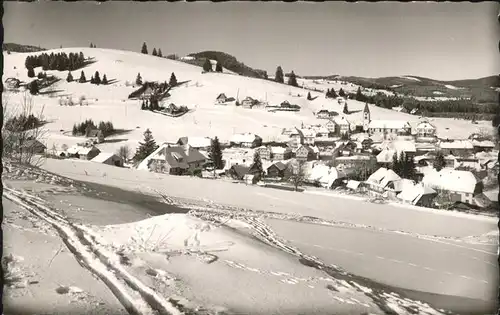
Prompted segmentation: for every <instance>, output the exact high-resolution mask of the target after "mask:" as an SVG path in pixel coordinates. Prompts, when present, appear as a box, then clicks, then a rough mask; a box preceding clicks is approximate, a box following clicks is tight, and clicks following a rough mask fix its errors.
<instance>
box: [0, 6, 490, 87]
mask: <svg viewBox="0 0 500 315" xmlns="http://www.w3.org/2000/svg"><path fill="white" fill-rule="evenodd" d="M498 8H499V7H498V4H496V3H495V2H483V3H467V2H464V3H397V2H387V3H364V2H361V3H341V2H339V3H300V2H299V3H280V2H276V3H263V2H253V3H244V2H239V3H227V2H226V3H211V2H208V3H199V2H198V3H186V2H177V3H160V2H155V3H153V2H152V3H147V2H146V3H139V2H106V3H102V4H96V3H95V2H86V1H82V2H80V3H74V2H73V3H69V2H52V1H39V2H31V3H21V2H4V10H5V11H4V12H5V13H4V17H3V23H4V31H5V42H14V43H20V44H29V45H40V46H42V47H45V48H59V46H60V45H62V46H63V47H81V46H84V47H88V46H89V44H90V42H93V43H95V44H96V45H97V46H98V47H99V48H113V49H125V50H132V51H137V52H138V51H140V48H141V46H142V43H143V42H144V41H145V42H146V43H147V45H148V48H149V50H150V52H151V51H152V50H153V47H156V48H161V50H162V52H163V54H164V55H166V54H170V53H177V54H179V55H184V54H187V53H190V52H198V51H202V50H218V51H224V52H227V53H230V54H232V55H234V56H235V57H236V58H238V59H239V60H240V61H242V62H244V63H245V64H247V65H249V66H251V67H254V68H260V69H263V70H267V71H268V73H269V74H270V75H273V74H274V71H275V69H276V67H277V66H278V65H281V66H282V68H283V70H284V71H285V72H289V71H291V70H295V73H297V74H300V75H329V74H341V75H357V76H366V77H380V76H390V75H410V74H411V75H420V76H426V77H431V78H435V79H443V80H447V79H450V80H451V79H464V78H477V77H482V76H488V75H492V74H498V73H500V71H499V70H500V62H499V52H498V42H499V40H500V26H499V23H498V22H497V14H498Z"/></svg>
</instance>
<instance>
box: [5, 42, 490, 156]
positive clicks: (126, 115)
mask: <svg viewBox="0 0 500 315" xmlns="http://www.w3.org/2000/svg"><path fill="white" fill-rule="evenodd" d="M80 51H82V52H83V53H84V55H85V57H91V58H93V59H94V61H95V62H94V63H92V64H90V65H89V66H87V67H85V68H83V69H82V70H83V71H84V73H85V76H86V78H87V80H89V79H90V77H91V76H92V75H93V74H94V73H95V72H96V71H99V73H100V75H101V77H102V76H103V75H104V74H106V76H107V78H108V81H111V82H113V83H112V84H110V85H106V86H103V85H100V86H96V85H92V84H90V83H88V82H87V83H83V84H81V83H78V82H71V83H67V82H66V81H65V79H66V76H67V74H68V72H67V71H64V72H59V71H46V72H47V74H53V75H55V76H57V77H59V78H61V79H62V80H61V81H60V82H58V83H56V84H55V86H54V87H53V88H52V89H53V90H54V91H57V95H58V96H61V95H70V96H71V97H72V98H73V99H74V100H75V101H77V100H78V98H79V97H80V96H82V95H83V96H85V97H86V99H87V100H88V106H79V105H76V106H60V105H59V97H49V96H48V95H38V96H35V97H34V103H35V110H39V109H41V108H42V107H43V109H44V112H43V113H44V116H45V118H46V119H47V121H49V123H48V124H47V125H46V128H47V129H48V130H49V132H48V135H47V139H46V144H47V147H48V148H49V149H50V148H52V145H53V144H55V145H56V146H57V147H58V148H60V147H61V146H62V145H63V144H66V145H68V146H71V145H73V144H75V143H77V142H81V141H82V139H81V138H77V137H72V136H71V132H70V131H71V129H72V127H73V124H75V123H80V122H81V121H83V120H85V119H93V120H94V121H97V122H98V121H101V120H103V121H108V120H109V121H111V122H112V123H113V125H114V126H115V128H119V129H126V130H130V132H129V133H126V134H123V135H120V136H116V139H114V141H109V142H106V143H104V144H102V145H100V148H101V150H102V151H108V152H111V151H115V150H116V149H118V148H119V147H120V146H122V145H124V144H128V145H130V146H131V148H132V149H134V148H135V147H136V145H137V144H138V142H139V141H141V140H142V138H143V135H142V134H143V132H144V131H145V129H146V128H149V129H150V130H151V131H152V133H153V136H154V137H155V139H156V141H157V142H158V143H161V142H164V141H176V140H177V139H178V138H179V137H182V136H211V137H213V136H218V137H219V138H220V139H221V140H228V139H229V138H230V137H231V135H232V134H234V133H240V132H254V133H256V134H258V135H260V136H261V137H262V138H263V139H264V140H273V139H275V138H276V137H277V136H278V135H279V134H280V132H281V129H282V128H285V127H292V126H300V124H301V123H304V124H318V123H322V124H324V123H325V121H324V120H319V119H317V118H316V117H315V116H314V112H316V111H318V110H320V109H330V110H335V111H337V112H339V113H342V108H341V106H340V105H339V104H338V102H337V101H335V100H331V99H326V98H325V97H324V94H323V93H317V92H314V91H311V95H312V97H313V98H314V97H316V96H318V97H317V98H316V99H315V100H313V101H308V100H307V99H306V96H307V93H308V90H305V89H301V88H294V87H290V86H288V85H283V84H278V83H275V82H272V81H268V80H262V79H254V78H248V77H244V76H239V75H233V74H229V73H207V74H202V71H201V70H202V69H201V68H200V67H197V66H193V65H190V64H186V63H184V62H181V61H174V60H170V59H166V58H158V57H154V56H150V55H144V54H140V53H135V52H128V51H119V50H110V49H98V48H65V49H55V50H49V51H46V52H47V53H49V54H50V53H52V52H53V53H59V52H66V53H68V54H69V53H70V52H80ZM33 54H37V53H31V55H33ZM28 55H30V53H19V54H11V55H7V54H4V58H5V67H4V77H3V81H5V80H6V79H7V78H10V77H15V78H18V79H20V80H22V81H25V82H29V81H31V79H30V78H28V76H27V70H26V68H25V66H24V63H25V59H26V56H28ZM40 71H41V68H36V69H35V73H38V72H40ZM80 72H81V70H78V71H75V72H74V73H72V74H73V77H74V78H75V79H78V78H79V77H80ZM172 72H174V73H175V75H176V77H177V80H178V81H179V82H186V83H183V84H181V85H180V86H179V87H176V88H174V89H173V90H171V91H170V94H171V97H169V98H168V99H166V100H165V103H166V104H165V105H168V104H169V103H174V104H176V105H185V106H187V107H189V108H190V109H192V110H193V111H191V112H189V113H187V114H186V115H184V116H181V117H178V118H171V117H167V116H163V115H159V114H155V113H152V112H150V111H142V110H141V109H140V103H139V101H137V100H128V99H127V97H128V95H129V94H130V93H131V92H133V91H134V90H136V89H137V88H138V87H137V86H135V87H134V86H132V85H133V84H134V82H135V78H136V76H137V74H138V73H140V74H141V76H142V78H143V80H144V81H160V82H164V81H168V80H169V78H170V75H171V73H172ZM127 82H128V83H130V84H126V83H127ZM309 82H312V81H309ZM300 84H301V82H300V80H299V85H300ZM339 85H340V84H339ZM334 86H335V88H336V89H337V87H336V84H335V85H334ZM342 86H343V88H344V90H346V92H347V91H355V90H356V89H357V86H355V85H353V84H349V85H347V86H345V85H342ZM339 87H340V86H339ZM42 92H44V91H43V90H42ZM220 93H225V94H226V95H227V96H228V97H235V98H236V97H237V98H238V99H239V100H240V101H241V100H243V99H244V98H245V97H247V96H250V97H252V98H254V99H258V100H261V101H267V102H268V103H269V104H270V105H277V104H280V103H281V102H283V101H285V100H287V101H289V102H290V103H291V104H297V105H299V106H301V111H300V112H276V113H271V112H268V111H266V110H265V109H264V108H253V109H245V108H241V107H236V106H234V105H215V99H216V97H217V96H218V95H219V94H220ZM6 94H9V95H8V102H9V103H10V104H16V103H18V102H19V100H20V99H21V97H22V93H19V94H12V93H6ZM298 95H300V96H298ZM348 106H349V110H350V111H351V112H353V114H350V115H348V117H347V118H348V119H349V120H351V121H352V122H357V121H361V118H362V109H363V107H364V104H363V103H360V102H357V101H354V100H348ZM370 110H371V115H372V119H404V120H408V121H409V122H410V123H411V124H412V125H413V126H414V125H415V123H417V122H418V119H419V118H418V117H417V116H412V115H409V114H405V113H399V112H396V111H393V110H388V109H383V108H379V107H375V106H370ZM433 121H434V123H435V125H436V126H437V128H438V133H439V134H440V135H442V136H444V137H459V138H466V137H467V136H468V135H469V134H470V133H472V132H474V131H477V130H475V129H479V128H481V127H485V126H489V125H487V123H486V122H485V123H482V124H481V123H480V124H478V125H471V123H470V122H467V121H459V120H453V119H444V118H443V119H437V118H436V119H433ZM68 132H69V133H68Z"/></svg>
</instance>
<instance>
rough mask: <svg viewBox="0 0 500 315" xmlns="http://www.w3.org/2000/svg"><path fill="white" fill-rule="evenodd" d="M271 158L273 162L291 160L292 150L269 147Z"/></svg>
mask: <svg viewBox="0 0 500 315" xmlns="http://www.w3.org/2000/svg"><path fill="white" fill-rule="evenodd" d="M270 149H271V158H272V159H273V160H275V161H284V160H288V159H291V158H292V149H290V148H283V147H271V148H270Z"/></svg>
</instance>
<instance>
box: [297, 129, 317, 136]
mask: <svg viewBox="0 0 500 315" xmlns="http://www.w3.org/2000/svg"><path fill="white" fill-rule="evenodd" d="M299 130H300V132H301V133H302V135H303V136H304V137H306V138H314V137H316V133H315V132H314V130H313V129H309V128H303V129H299Z"/></svg>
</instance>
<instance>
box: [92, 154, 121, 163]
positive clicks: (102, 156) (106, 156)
mask: <svg viewBox="0 0 500 315" xmlns="http://www.w3.org/2000/svg"><path fill="white" fill-rule="evenodd" d="M113 156H115V157H116V158H117V159H121V157H119V156H118V155H116V154H114V153H109V152H101V153H99V154H98V155H97V156H96V157H95V158H93V159H92V160H91V161H92V162H97V163H104V162H106V161H107V160H109V159H110V158H112V157H113Z"/></svg>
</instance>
